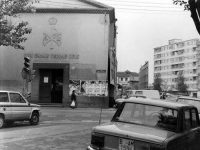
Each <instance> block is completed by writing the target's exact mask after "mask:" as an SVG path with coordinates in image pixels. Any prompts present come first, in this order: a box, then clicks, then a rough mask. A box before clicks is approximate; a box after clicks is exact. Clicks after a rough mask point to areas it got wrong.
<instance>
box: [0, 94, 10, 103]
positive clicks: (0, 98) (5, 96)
mask: <svg viewBox="0 0 200 150" xmlns="http://www.w3.org/2000/svg"><path fill="white" fill-rule="evenodd" d="M0 102H9V99H8V93H6V92H2V93H0Z"/></svg>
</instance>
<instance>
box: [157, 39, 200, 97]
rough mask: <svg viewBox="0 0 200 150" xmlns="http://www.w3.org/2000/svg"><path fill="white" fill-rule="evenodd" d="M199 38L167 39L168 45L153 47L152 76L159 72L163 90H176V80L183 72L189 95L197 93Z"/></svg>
mask: <svg viewBox="0 0 200 150" xmlns="http://www.w3.org/2000/svg"><path fill="white" fill-rule="evenodd" d="M198 45H199V39H190V40H186V41H182V40H181V39H172V40H169V43H168V45H164V46H159V47H156V48H154V77H155V75H156V74H160V75H161V78H162V81H163V86H162V88H163V90H165V91H174V92H175V91H177V88H176V80H177V77H178V74H179V73H180V72H182V73H183V76H184V78H185V83H186V84H187V86H188V92H189V94H190V95H191V96H197V93H198V64H199V63H198V58H197V57H198V51H199V50H198V49H199V46H198Z"/></svg>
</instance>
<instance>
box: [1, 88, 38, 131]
mask: <svg viewBox="0 0 200 150" xmlns="http://www.w3.org/2000/svg"><path fill="white" fill-rule="evenodd" d="M40 115H41V112H40V105H36V104H31V103H29V102H28V101H27V100H26V98H24V97H23V96H22V94H21V93H20V92H15V91H0V128H2V127H3V126H4V125H5V124H6V123H13V122H14V121H25V120H28V121H30V124H32V125H37V124H38V123H39V117H40Z"/></svg>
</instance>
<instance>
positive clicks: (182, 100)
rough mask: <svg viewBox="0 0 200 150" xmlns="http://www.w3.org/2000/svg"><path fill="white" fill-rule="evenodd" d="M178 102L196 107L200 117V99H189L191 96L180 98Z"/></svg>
mask: <svg viewBox="0 0 200 150" xmlns="http://www.w3.org/2000/svg"><path fill="white" fill-rule="evenodd" d="M176 101H177V102H180V103H185V104H191V105H194V106H195V107H197V110H198V112H199V116H200V99H199V98H195V97H189V96H180V97H178V99H177V100H176Z"/></svg>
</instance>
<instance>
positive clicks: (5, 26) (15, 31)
mask: <svg viewBox="0 0 200 150" xmlns="http://www.w3.org/2000/svg"><path fill="white" fill-rule="evenodd" d="M34 2H38V1H36V0H0V10H1V11H0V46H12V47H14V48H15V49H22V50H23V49H24V47H23V46H22V45H21V44H22V43H23V42H24V41H26V40H27V38H26V37H25V35H26V34H30V33H31V28H30V27H28V22H25V21H21V22H18V23H15V24H12V23H11V21H9V20H10V19H12V18H16V17H19V14H20V13H23V12H34V10H35V9H34V7H33V6H32V4H33V3H34Z"/></svg>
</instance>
